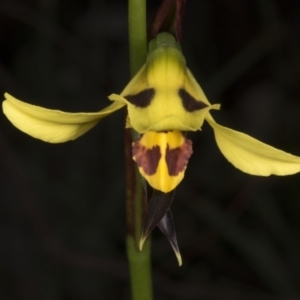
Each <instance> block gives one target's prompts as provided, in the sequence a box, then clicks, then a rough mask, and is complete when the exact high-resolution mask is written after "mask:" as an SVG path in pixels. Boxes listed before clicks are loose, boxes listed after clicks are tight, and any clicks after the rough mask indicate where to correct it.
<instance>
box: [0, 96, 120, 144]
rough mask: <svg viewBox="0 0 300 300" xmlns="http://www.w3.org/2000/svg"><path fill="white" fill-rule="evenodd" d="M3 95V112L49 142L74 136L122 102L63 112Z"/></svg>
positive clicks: (117, 107) (65, 139)
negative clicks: (93, 111)
mask: <svg viewBox="0 0 300 300" xmlns="http://www.w3.org/2000/svg"><path fill="white" fill-rule="evenodd" d="M5 98H6V100H5V101H4V102H3V103H2V107H3V112H4V114H5V115H6V117H7V118H8V119H9V120H10V121H11V123H12V124H13V125H14V126H16V127H17V128H18V129H20V130H21V131H23V132H25V133H27V134H29V135H31V136H32V137H34V138H37V139H40V140H43V141H45V142H49V143H63V142H66V141H70V140H74V139H76V138H78V137H79V136H81V135H83V134H84V133H86V132H87V131H88V130H90V129H91V128H92V127H94V126H95V125H96V124H97V123H98V122H99V121H100V120H101V119H102V118H104V117H106V116H107V115H109V114H111V113H113V112H114V111H116V110H118V109H120V108H121V107H123V106H124V104H122V103H121V102H114V103H112V104H111V105H110V106H108V107H106V108H104V109H103V110H101V111H99V112H95V113H66V112H62V111H59V110H51V109H46V108H43V107H40V106H35V105H31V104H28V103H25V102H22V101H20V100H17V99H16V98H14V97H13V96H11V95H9V94H7V93H6V94H5Z"/></svg>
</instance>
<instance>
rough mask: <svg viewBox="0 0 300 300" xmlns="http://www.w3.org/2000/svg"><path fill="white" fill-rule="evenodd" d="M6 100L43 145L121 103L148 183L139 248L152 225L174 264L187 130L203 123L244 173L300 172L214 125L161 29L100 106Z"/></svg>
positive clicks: (16, 119) (72, 135)
mask: <svg viewBox="0 0 300 300" xmlns="http://www.w3.org/2000/svg"><path fill="white" fill-rule="evenodd" d="M5 98H6V99H5V101H4V102H3V111H4V113H5V115H6V116H7V118H8V119H9V120H10V121H11V122H12V123H13V125H15V126H16V127H17V128H18V129H20V130H22V131H23V132H25V133H27V134H29V135H31V136H33V137H35V138H38V139H41V140H43V141H46V142H50V143H62V142H66V141H70V140H74V139H76V138H78V137H79V136H81V135H83V134H84V133H86V132H87V131H88V130H90V129H91V128H92V127H94V126H95V125H96V124H97V123H98V122H99V121H100V120H101V119H102V118H104V117H106V116H108V115H109V114H111V113H113V112H115V111H116V110H118V109H120V108H122V107H124V106H127V110H128V118H127V124H126V126H127V127H128V128H133V129H134V130H135V131H137V132H138V133H139V134H140V137H139V139H137V140H136V141H134V143H133V159H134V160H135V161H136V163H137V165H138V168H139V171H140V173H141V175H142V176H143V177H144V178H145V180H146V181H147V182H148V184H149V185H150V186H151V187H152V188H153V189H154V193H153V196H152V197H151V200H150V202H149V211H148V215H147V216H146V220H145V224H144V229H143V233H142V238H141V243H140V248H142V245H143V242H144V241H145V239H146V238H147V236H148V235H149V234H150V232H151V230H152V229H153V228H154V227H155V226H156V225H158V226H159V227H160V229H161V230H162V231H163V232H164V233H165V234H166V235H167V237H168V239H169V241H170V242H171V245H172V247H173V249H174V251H175V253H176V255H177V258H178V261H179V263H180V264H181V258H180V254H179V250H178V247H177V241H176V236H175V231H174V225H173V220H172V215H171V212H170V209H169V208H170V205H171V203H172V200H173V196H174V191H175V188H176V186H177V185H178V184H179V183H180V181H181V180H182V179H183V177H184V172H185V169H186V166H187V163H188V160H189V157H190V156H191V154H192V143H191V141H190V140H188V139H187V138H186V137H185V132H186V131H197V130H201V127H202V124H203V122H204V121H207V122H208V123H209V125H210V126H211V127H212V129H213V131H214V135H215V139H216V142H217V145H218V147H219V149H220V150H221V152H222V153H223V155H224V156H225V157H226V158H227V160H228V161H229V162H231V163H232V164H233V165H234V166H235V167H236V168H238V169H240V170H241V171H243V172H246V173H248V174H251V175H260V176H269V175H271V174H274V175H290V174H294V173H297V172H299V171H300V157H297V156H294V155H292V154H289V153H286V152H283V151H281V150H278V149H275V148H273V147H271V146H269V145H267V144H264V143H262V142H260V141H258V140H256V139H254V138H252V137H250V136H248V135H246V134H244V133H241V132H238V131H235V130H232V129H229V128H227V127H224V126H221V125H219V124H218V123H216V121H215V120H214V118H213V117H212V115H211V110H218V109H220V105H219V104H211V103H210V102H209V101H208V100H207V98H206V96H205V94H204V92H203V91H202V89H201V87H200V85H199V84H198V83H197V81H196V80H195V78H194V77H193V75H192V73H191V72H190V71H189V69H188V68H187V67H186V62H185V58H184V56H183V55H182V53H181V50H180V46H179V45H178V43H177V42H176V41H175V39H174V37H173V36H172V35H171V34H169V33H160V34H158V35H157V37H156V38H155V39H154V40H152V41H151V42H150V43H149V52H148V57H147V61H146V63H145V65H144V66H143V67H142V68H141V69H140V71H139V72H138V73H137V74H136V75H135V76H134V78H133V79H132V80H131V81H130V82H129V84H128V85H127V86H126V87H125V89H124V90H123V91H122V93H121V94H112V95H110V96H109V97H108V98H109V100H111V101H112V104H111V105H109V106H107V107H106V108H104V109H102V110H100V111H99V112H94V113H66V112H62V111H59V110H50V109H46V108H42V107H39V106H34V105H31V104H28V103H25V102H22V101H20V100H17V99H16V98H14V97H13V96H11V95H9V94H5ZM164 195H166V196H164ZM162 202H163V203H162ZM149 216H152V217H151V218H150V217H149ZM153 216H154V217H153ZM147 218H148V219H147ZM147 220H148V221H147Z"/></svg>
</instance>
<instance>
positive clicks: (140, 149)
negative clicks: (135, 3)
mask: <svg viewBox="0 0 300 300" xmlns="http://www.w3.org/2000/svg"><path fill="white" fill-rule="evenodd" d="M132 154H133V159H134V160H135V161H136V163H137V165H138V166H139V167H140V168H142V169H143V170H144V172H145V173H146V174H147V175H149V176H151V175H154V174H155V173H156V170H157V167H158V163H159V160H160V158H161V152H160V148H159V146H154V147H152V148H151V149H148V148H146V147H145V146H142V145H141V144H140V142H139V140H138V141H136V142H134V143H133V145H132Z"/></svg>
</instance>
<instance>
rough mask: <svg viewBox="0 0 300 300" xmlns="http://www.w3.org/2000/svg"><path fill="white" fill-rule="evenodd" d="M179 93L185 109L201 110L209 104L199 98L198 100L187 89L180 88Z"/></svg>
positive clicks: (189, 110)
mask: <svg viewBox="0 0 300 300" xmlns="http://www.w3.org/2000/svg"><path fill="white" fill-rule="evenodd" d="M178 94H179V97H180V98H181V101H182V105H183V107H184V109H185V110H186V111H188V112H193V111H195V110H199V109H203V108H205V107H207V104H205V103H204V102H201V101H199V100H196V99H195V98H194V97H193V96H192V95H191V94H189V93H188V92H187V91H186V90H185V89H179V91H178Z"/></svg>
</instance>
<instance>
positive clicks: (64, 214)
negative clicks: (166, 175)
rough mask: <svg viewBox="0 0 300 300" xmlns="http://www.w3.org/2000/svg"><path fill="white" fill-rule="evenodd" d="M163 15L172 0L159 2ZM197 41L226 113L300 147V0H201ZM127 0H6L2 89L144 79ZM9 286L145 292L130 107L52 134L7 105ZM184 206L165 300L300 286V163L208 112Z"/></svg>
mask: <svg viewBox="0 0 300 300" xmlns="http://www.w3.org/2000/svg"><path fill="white" fill-rule="evenodd" d="M148 2H149V10H148V21H149V22H150V20H151V18H152V17H153V16H154V13H155V11H156V9H157V8H158V6H159V4H160V1H148ZM186 4H187V5H186V13H185V22H184V33H183V42H182V47H183V52H184V54H185V56H186V59H187V64H188V66H189V68H190V69H191V70H192V72H193V74H194V75H195V77H196V78H197V80H198V81H199V82H200V83H201V85H202V87H203V88H204V90H205V91H206V93H207V95H208V98H209V99H210V101H211V102H212V103H221V104H222V110H221V111H219V112H214V113H213V114H214V116H215V117H216V119H217V120H218V121H219V122H220V123H221V124H223V125H225V126H228V127H231V128H234V129H237V130H240V131H243V132H246V133H248V134H250V135H252V136H254V137H256V138H258V139H261V140H263V141H264V142H267V143H269V144H272V145H273V146H276V147H278V148H281V149H284V150H285V151H288V152H291V153H294V154H297V155H300V88H299V84H300V40H299V35H300V2H299V1H298V0H285V1H283V0H255V1H253V0H223V1H217V0H198V1H195V0H194V1H193V0H187V3H186ZM126 6H127V1H123V0H111V1H108V0H106V1H105V0H102V1H101V0H39V1H38V0H19V1H16V0H1V1H0V90H1V94H3V93H4V92H5V91H6V92H9V93H11V94H13V95H14V96H16V97H17V98H20V99H23V100H25V101H28V102H30V103H34V104H38V105H41V106H46V107H49V108H56V109H61V110H66V111H96V110H99V109H101V108H103V107H105V106H106V105H107V104H108V103H109V101H108V99H107V95H109V94H110V93H112V92H120V91H121V90H122V89H123V87H124V86H125V85H126V84H127V82H128V80H129V60H128V49H127V48H128V39H127V7H126ZM0 128H1V130H0V151H1V160H0V161H1V162H0V178H1V201H0V239H1V240H0V299H1V300H2V299H3V300H19V299H20V300H22V299H24V300H27V299H31V300H35V299H37V300H40V299H43V300H81V299H85V300H94V299H104V300H110V299H112V300H114V299H124V300H127V299H130V288H129V277H128V267H127V262H126V250H125V196H124V189H125V176H124V157H123V156H124V153H123V152H124V148H123V128H124V111H119V112H117V113H115V114H113V115H112V116H110V117H108V118H106V119H104V120H103V121H101V123H100V124H99V125H98V126H97V127H95V128H94V129H93V130H92V131H90V132H89V133H88V134H86V135H84V136H83V137H81V138H80V139H78V140H76V141H73V142H69V143H65V144H58V145H52V144H47V143H43V142H41V141H39V140H35V139H33V138H31V137H29V136H27V135H25V134H23V133H22V132H20V131H18V130H17V129H15V128H14V127H13V126H12V125H11V124H10V123H9V121H8V120H7V119H6V118H5V116H4V115H2V116H0ZM189 137H190V138H191V139H192V140H193V148H194V154H193V156H192V158H191V159H190V162H189V166H188V168H187V171H186V176H185V179H184V181H183V182H182V183H181V185H180V186H179V188H178V189H177V194H176V198H175V201H174V203H173V205H172V211H173V214H174V218H175V223H176V227H177V235H178V240H179V244H180V248H181V251H182V256H183V266H182V267H180V268H179V267H178V266H177V262H176V259H175V256H174V255H173V253H172V250H171V247H170V246H169V244H168V242H167V240H166V239H165V238H164V236H163V235H162V233H161V232H159V230H155V231H154V232H153V235H152V237H153V239H152V248H153V253H152V262H153V277H154V293H155V299H157V300H168V299H170V300H173V299H174V300H176V299H199V300H227V299H228V300H229V299H230V300H244V299H248V300H254V299H255V300H257V299H258V300H267V299H268V300H292V299H300V218H299V217H300V174H299V175H294V176H287V177H281V178H279V177H275V176H271V177H267V178H262V177H253V176H250V175H247V174H244V173H242V172H240V171H239V170H237V169H235V168H234V167H233V166H232V165H230V164H229V163H228V162H227V161H226V159H224V157H223V156H222V154H221V153H220V152H219V149H218V148H217V145H216V143H215V141H214V137H213V133H212V130H211V128H209V126H208V125H206V124H205V125H204V126H203V130H202V132H197V133H192V134H190V135H189Z"/></svg>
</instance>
